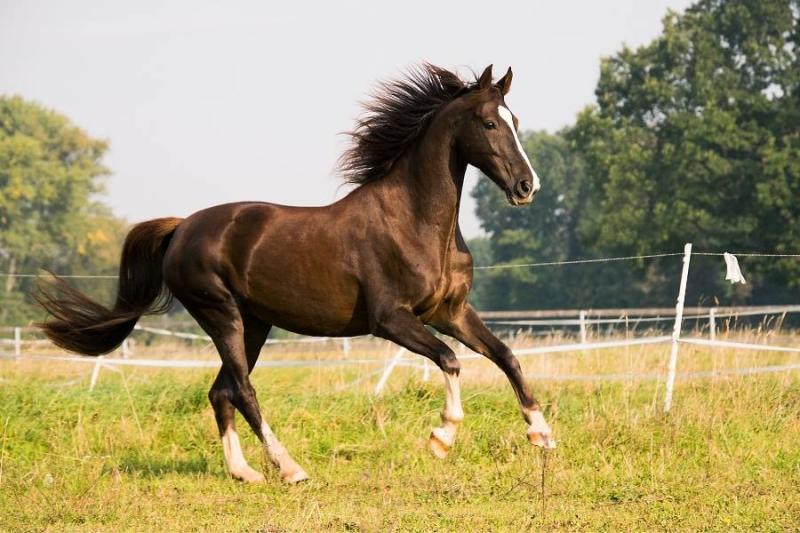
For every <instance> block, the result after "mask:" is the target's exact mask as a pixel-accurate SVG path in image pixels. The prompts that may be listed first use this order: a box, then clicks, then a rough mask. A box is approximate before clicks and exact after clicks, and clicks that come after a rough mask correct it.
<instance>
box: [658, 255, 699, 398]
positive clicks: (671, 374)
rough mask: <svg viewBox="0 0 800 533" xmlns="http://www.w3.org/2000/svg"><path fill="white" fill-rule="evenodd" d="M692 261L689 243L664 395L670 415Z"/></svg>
mask: <svg viewBox="0 0 800 533" xmlns="http://www.w3.org/2000/svg"><path fill="white" fill-rule="evenodd" d="M691 259H692V243H690V242H687V243H686V246H684V247H683V270H682V271H681V285H680V288H679V289H678V301H677V302H676V303H675V326H674V327H673V328H672V349H671V351H670V355H669V367H668V369H667V388H666V393H665V394H664V412H665V413H669V410H670V408H672V389H673V387H674V386H675V370H676V368H677V366H678V342H679V341H680V338H681V326H682V325H683V304H684V301H685V300H686V281H687V280H688V279H689V261H691Z"/></svg>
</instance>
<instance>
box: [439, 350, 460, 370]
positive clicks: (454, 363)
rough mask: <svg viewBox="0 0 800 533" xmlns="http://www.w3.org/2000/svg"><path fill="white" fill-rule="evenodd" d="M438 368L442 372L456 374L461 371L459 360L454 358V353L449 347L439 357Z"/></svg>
mask: <svg viewBox="0 0 800 533" xmlns="http://www.w3.org/2000/svg"><path fill="white" fill-rule="evenodd" d="M439 368H441V369H442V372H444V373H446V374H450V375H454V376H457V375H459V374H460V373H461V362H460V361H459V360H458V359H456V355H455V354H454V353H453V351H452V350H450V349H449V348H448V349H447V352H444V353H442V354H441V355H440V357H439Z"/></svg>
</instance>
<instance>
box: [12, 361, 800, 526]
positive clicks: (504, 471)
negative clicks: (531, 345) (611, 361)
mask: <svg viewBox="0 0 800 533" xmlns="http://www.w3.org/2000/svg"><path fill="white" fill-rule="evenodd" d="M662 351H663V350H662ZM0 364H1V365H2V367H1V368H0V378H2V381H0V447H1V450H0V475H1V476H2V477H1V478H0V530H4V531H8V530H11V531H15V530H36V531H40V530H50V531H65V530H90V531H112V530H113V531H119V530H131V531H142V530H150V531H163V530H203V529H210V530H216V531H222V530H225V531H236V530H246V531H256V530H261V531H270V532H274V531H514V532H517V531H528V530H550V529H554V530H570V531H571V530H591V531H598V530H601V531H602V530H606V531H620V530H631V531H644V530H670V531H672V530H720V531H726V530H731V529H739V530H745V529H746V530H764V531H785V530H796V529H797V528H798V527H799V526H800V375H798V373H797V372H794V373H784V374H776V375H771V376H754V377H747V378H730V379H718V380H695V381H686V382H679V384H678V386H677V388H676V393H675V404H674V408H673V412H672V414H671V415H670V416H669V417H664V416H663V415H661V414H660V413H659V408H660V403H661V398H662V397H661V394H662V393H661V386H660V385H657V384H656V383H655V382H640V383H638V382H621V383H611V384H598V383H595V384H588V383H572V384H568V383H558V384H556V383H546V384H544V385H543V386H537V387H536V391H537V393H538V396H539V397H540V398H541V399H542V400H543V401H544V402H546V404H547V411H548V413H549V418H550V421H551V423H552V425H553V426H554V429H555V431H556V434H557V438H558V439H559V448H558V449H557V450H556V451H555V452H553V453H550V454H549V455H548V456H547V458H546V479H545V493H544V499H543V496H542V490H541V476H542V461H543V458H544V455H543V454H542V453H541V452H540V451H539V450H536V449H532V448H530V446H529V445H528V444H527V441H526V439H525V429H526V428H525V425H524V423H523V422H522V419H521V417H520V416H519V415H518V412H517V407H516V404H515V401H514V398H513V395H512V393H511V391H510V388H509V387H508V386H507V385H505V384H501V382H498V381H492V382H490V383H487V382H482V381H480V380H477V379H472V378H470V376H471V375H472V376H473V378H474V374H469V373H465V378H464V380H463V381H464V387H463V388H464V390H463V397H464V410H465V412H466V414H467V418H466V420H465V422H464V424H463V425H462V427H461V428H460V430H459V435H458V438H457V442H456V445H455V447H454V449H453V451H452V452H451V454H450V456H449V457H448V458H447V459H446V460H444V461H439V460H436V459H435V458H433V457H432V456H431V455H430V454H429V453H428V451H427V448H426V442H427V436H428V434H429V432H430V429H431V428H432V427H433V425H434V424H437V423H438V413H439V411H440V409H441V406H442V401H443V391H442V386H441V384H440V380H439V379H438V377H437V379H433V380H431V382H430V383H421V382H419V381H418V379H412V378H415V375H412V374H410V373H405V374H403V373H402V372H399V373H398V374H397V375H396V376H394V377H393V378H392V388H390V390H389V391H387V394H386V395H385V396H383V397H381V398H379V399H374V398H372V397H371V396H370V395H368V394H367V393H366V390H367V389H366V385H365V388H360V389H357V390H356V389H352V388H351V389H345V390H343V391H342V390H340V391H337V390H336V387H334V386H333V384H334V382H336V383H338V382H339V381H342V380H345V378H352V377H355V376H354V375H344V376H343V375H342V374H341V372H339V373H337V372H338V371H330V375H328V374H325V373H320V372H318V371H311V372H307V371H306V372H303V371H298V370H285V371H283V370H274V369H263V370H258V371H257V372H256V373H255V375H254V382H255V385H256V388H257V390H258V392H259V399H260V401H261V404H262V408H263V411H264V413H265V417H266V419H267V420H268V421H269V422H270V424H271V425H272V427H273V429H274V430H275V432H276V433H277V435H278V436H279V438H281V440H282V441H283V442H284V444H285V445H286V446H287V448H288V449H289V450H290V451H291V452H292V453H293V455H294V456H295V458H296V459H297V460H298V462H300V464H302V465H303V466H304V467H305V468H306V470H307V471H308V472H309V474H311V476H312V481H311V482H308V483H305V484H302V485H299V486H294V487H289V486H285V485H283V484H281V483H280V481H279V480H278V479H277V475H275V474H274V473H273V474H271V475H270V476H268V482H267V483H266V484H265V485H260V486H253V485H245V484H242V483H238V482H234V481H232V480H230V479H228V478H227V476H226V473H225V469H224V466H223V462H222V450H221V445H220V444H219V441H218V438H217V433H216V428H215V424H214V421H213V415H212V412H211V409H210V407H209V405H208V402H207V400H206V391H207V388H208V385H209V384H210V382H211V380H212V377H213V375H212V374H211V373H210V372H206V371H197V370H192V371H183V372H178V371H163V372H152V371H151V372H146V371H141V370H132V369H127V370H126V371H124V373H122V374H117V373H110V372H108V371H104V373H103V374H102V377H101V380H100V383H99V385H98V388H97V389H96V390H95V391H93V392H89V391H88V390H87V387H86V384H87V379H86V378H87V375H88V371H89V369H88V367H85V366H83V367H81V368H80V369H79V370H76V369H73V367H70V368H69V369H65V370H63V371H61V370H58V371H53V370H52V369H49V370H35V369H31V368H28V367H26V366H24V364H20V363H10V362H6V363H0ZM350 372H352V371H350ZM334 374H335V376H336V379H334V378H333V377H331V376H333V375H334ZM75 380H77V381H75ZM239 427H240V433H241V434H242V436H243V439H244V444H245V448H246V449H245V452H246V454H247V455H248V458H249V460H250V462H251V464H252V465H253V466H258V465H259V462H260V459H259V457H260V454H259V448H258V446H257V443H256V441H255V438H254V437H253V436H252V434H251V433H250V432H249V430H247V428H246V427H245V425H244V423H243V422H242V421H241V419H240V420H239Z"/></svg>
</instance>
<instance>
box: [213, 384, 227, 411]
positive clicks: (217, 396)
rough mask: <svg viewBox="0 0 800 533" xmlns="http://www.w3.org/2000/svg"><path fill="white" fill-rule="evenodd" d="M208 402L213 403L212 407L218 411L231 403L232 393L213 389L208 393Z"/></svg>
mask: <svg viewBox="0 0 800 533" xmlns="http://www.w3.org/2000/svg"><path fill="white" fill-rule="evenodd" d="M208 401H209V403H211V407H213V408H214V409H217V408H219V407H221V406H222V405H223V404H225V403H227V402H230V401H231V397H230V391H229V390H228V389H221V388H220V389H218V388H212V389H211V390H210V391H208Z"/></svg>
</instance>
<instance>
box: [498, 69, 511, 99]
mask: <svg viewBox="0 0 800 533" xmlns="http://www.w3.org/2000/svg"><path fill="white" fill-rule="evenodd" d="M513 77H514V73H512V72H511V67H508V72H506V75H505V76H503V77H502V78H500V79H499V80H497V83H495V86H496V87H497V88H498V89H500V94H502V95H503V96H505V95H507V94H508V91H510V90H511V78H513Z"/></svg>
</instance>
